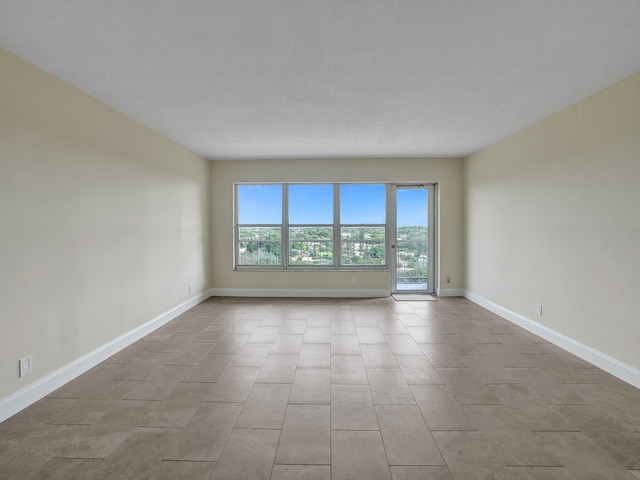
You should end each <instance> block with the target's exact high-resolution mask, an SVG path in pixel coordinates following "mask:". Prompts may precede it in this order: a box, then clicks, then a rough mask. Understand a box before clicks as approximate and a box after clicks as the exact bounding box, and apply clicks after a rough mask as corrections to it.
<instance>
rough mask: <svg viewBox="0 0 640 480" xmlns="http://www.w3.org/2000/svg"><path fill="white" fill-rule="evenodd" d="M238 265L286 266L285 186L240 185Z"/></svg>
mask: <svg viewBox="0 0 640 480" xmlns="http://www.w3.org/2000/svg"><path fill="white" fill-rule="evenodd" d="M236 195H237V206H238V207H237V209H236V215H237V220H236V239H237V240H236V241H237V248H236V265H282V185H238V186H237V189H236Z"/></svg>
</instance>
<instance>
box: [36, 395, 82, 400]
mask: <svg viewBox="0 0 640 480" xmlns="http://www.w3.org/2000/svg"><path fill="white" fill-rule="evenodd" d="M42 398H43V399H44V398H47V399H50V400H82V399H83V398H86V397H59V396H54V395H47V396H46V397H42Z"/></svg>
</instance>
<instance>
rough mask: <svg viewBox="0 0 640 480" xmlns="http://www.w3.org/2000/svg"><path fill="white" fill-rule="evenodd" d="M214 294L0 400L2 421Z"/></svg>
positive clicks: (190, 301)
mask: <svg viewBox="0 0 640 480" xmlns="http://www.w3.org/2000/svg"><path fill="white" fill-rule="evenodd" d="M211 295H212V294H211V290H207V291H205V292H202V293H201V294H199V295H195V296H193V297H191V298H190V299H188V300H187V301H185V302H183V303H181V304H180V305H178V306H177V307H174V308H172V309H171V310H169V311H168V312H165V313H163V314H162V315H159V316H157V317H156V318H154V319H153V320H150V321H148V322H147V323H145V324H143V325H140V326H139V327H136V328H134V329H133V330H131V331H130V332H127V333H125V334H124V335H121V336H119V337H118V338H115V339H114V340H111V341H110V342H108V343H106V344H104V345H102V346H101V347H99V348H97V349H95V350H94V351H92V352H89V353H87V354H86V355H83V356H82V357H80V358H78V359H76V360H74V361H73V362H71V363H69V364H67V365H65V366H64V367H62V368H59V369H58V370H56V371H54V372H51V373H50V374H48V375H47V376H45V377H42V378H40V379H38V380H36V381H35V382H33V383H32V384H30V385H28V386H26V387H24V388H23V389H21V390H18V391H17V392H15V393H13V394H11V395H9V396H8V397H5V398H3V399H0V422H3V421H4V420H6V419H7V418H9V417H11V416H12V415H15V414H16V413H18V412H19V411H20V410H23V409H25V408H27V407H28V406H29V405H31V404H32V403H34V402H37V401H38V400H40V399H41V398H43V397H45V396H47V395H49V394H50V393H51V392H53V391H54V390H57V389H58V388H60V387H61V386H63V385H64V384H65V383H68V382H70V381H71V380H73V379H74V378H76V377H78V376H79V375H82V374H83V373H84V372H86V371H87V370H89V369H91V368H93V367H95V366H96V365H98V364H99V363H100V362H102V361H104V360H106V359H107V358H109V357H110V356H112V355H113V354H115V353H118V352H119V351H120V350H122V349H124V348H126V347H128V346H129V345H131V344H132V343H134V342H136V341H138V340H140V339H141V338H142V337H144V336H145V335H148V334H149V333H151V332H153V331H154V330H156V329H157V328H160V327H161V326H163V325H165V324H166V323H168V322H170V321H171V320H173V319H174V318H176V317H177V316H178V315H181V314H182V313H184V312H186V311H187V310H189V309H190V308H192V307H194V306H196V305H198V304H199V303H200V302H202V301H204V300H206V299H207V298H209V297H211Z"/></svg>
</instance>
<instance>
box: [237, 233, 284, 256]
mask: <svg viewBox="0 0 640 480" xmlns="http://www.w3.org/2000/svg"><path fill="white" fill-rule="evenodd" d="M238 233H239V235H238V237H239V238H238V265H282V229H281V228H280V227H239V228H238Z"/></svg>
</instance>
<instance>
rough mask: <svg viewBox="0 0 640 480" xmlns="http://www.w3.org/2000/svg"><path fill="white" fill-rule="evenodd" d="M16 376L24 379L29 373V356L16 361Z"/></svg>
mask: <svg viewBox="0 0 640 480" xmlns="http://www.w3.org/2000/svg"><path fill="white" fill-rule="evenodd" d="M18 370H19V371H18V375H19V376H20V377H24V376H25V375H28V374H29V373H31V355H29V356H28V357H24V358H21V359H20V360H18Z"/></svg>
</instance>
